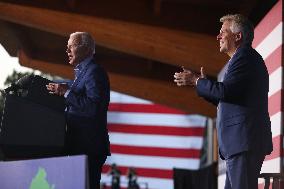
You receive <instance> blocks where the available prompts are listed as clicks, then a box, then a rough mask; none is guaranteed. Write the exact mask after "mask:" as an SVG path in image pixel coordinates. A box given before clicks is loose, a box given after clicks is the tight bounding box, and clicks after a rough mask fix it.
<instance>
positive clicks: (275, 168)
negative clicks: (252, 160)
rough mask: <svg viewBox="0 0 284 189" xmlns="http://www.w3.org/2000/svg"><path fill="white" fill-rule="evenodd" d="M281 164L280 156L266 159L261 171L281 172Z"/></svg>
mask: <svg viewBox="0 0 284 189" xmlns="http://www.w3.org/2000/svg"><path fill="white" fill-rule="evenodd" d="M280 165H282V163H281V159H280V157H278V158H274V159H271V160H267V161H264V162H263V164H262V168H261V173H280V167H281V166H280Z"/></svg>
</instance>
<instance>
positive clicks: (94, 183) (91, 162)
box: [88, 155, 107, 189]
mask: <svg viewBox="0 0 284 189" xmlns="http://www.w3.org/2000/svg"><path fill="white" fill-rule="evenodd" d="M106 158H107V156H102V155H89V156H88V169H89V183H90V189H100V180H101V172H102V166H103V164H104V163H105V161H106Z"/></svg>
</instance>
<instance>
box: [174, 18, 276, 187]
mask: <svg viewBox="0 0 284 189" xmlns="http://www.w3.org/2000/svg"><path fill="white" fill-rule="evenodd" d="M220 21H221V22H222V23H223V25H222V28H221V30H220V33H219V35H218V36H217V40H219V43H220V52H222V53H225V54H227V55H228V56H229V57H230V60H229V61H228V63H227V65H226V66H225V67H224V69H225V74H224V76H223V78H222V80H221V81H219V82H216V81H212V80H210V79H206V77H205V75H204V72H203V68H201V71H200V72H201V73H200V74H197V73H194V72H192V71H190V70H187V69H184V71H183V72H179V73H175V75H174V77H175V80H174V81H175V82H176V83H177V85H178V86H184V85H191V86H194V87H196V91H197V94H198V95H199V96H201V97H203V98H204V99H205V100H207V101H209V102H211V103H213V104H214V105H216V106H217V121H216V122H217V123H216V127H217V135H218V144H219V154H220V157H221V158H222V159H224V160H225V161H226V167H227V170H226V182H225V189H257V188H258V175H259V173H260V170H261V167H262V163H263V161H264V158H265V155H267V154H270V153H271V151H272V134H271V127H270V119H269V114H268V90H269V75H268V72H267V69H266V66H265V64H264V61H263V59H262V57H261V56H260V55H259V54H258V52H256V51H255V50H254V49H253V48H252V47H251V44H252V41H253V37H254V28H253V25H252V24H251V23H250V21H249V20H248V19H247V18H245V17H243V16H242V15H239V14H236V15H227V16H224V17H222V18H221V19H220Z"/></svg>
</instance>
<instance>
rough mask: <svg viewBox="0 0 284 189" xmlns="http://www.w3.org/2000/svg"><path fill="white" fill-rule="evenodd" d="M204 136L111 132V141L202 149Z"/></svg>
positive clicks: (112, 142)
mask: <svg viewBox="0 0 284 189" xmlns="http://www.w3.org/2000/svg"><path fill="white" fill-rule="evenodd" d="M202 141H203V138H202V137H194V136H165V135H147V134H129V133H115V132H110V143H111V144H119V145H128V146H145V147H160V148H175V149H201V147H202Z"/></svg>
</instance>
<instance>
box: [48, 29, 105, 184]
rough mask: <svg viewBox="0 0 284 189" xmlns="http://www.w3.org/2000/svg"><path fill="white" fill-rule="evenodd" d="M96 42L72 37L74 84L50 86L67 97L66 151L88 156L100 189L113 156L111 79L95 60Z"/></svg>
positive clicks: (87, 36) (93, 180)
mask: <svg viewBox="0 0 284 189" xmlns="http://www.w3.org/2000/svg"><path fill="white" fill-rule="evenodd" d="M94 50H95V42H94V40H93V38H92V36H91V35H90V34H89V33H86V32H75V33H72V34H71V35H70V38H69V40H68V44H67V50H66V52H67V54H68V58H69V64H71V65H72V66H74V67H75V69H74V71H75V79H74V81H73V83H72V84H70V85H68V84H64V83H61V84H59V83H50V84H49V85H47V89H48V90H49V91H50V93H52V94H56V95H61V96H64V97H65V102H66V120H67V134H66V145H65V146H66V150H67V153H68V154H69V155H77V154H86V155H88V165H89V180H90V188H91V189H99V188H100V178H101V170H102V166H103V164H104V162H105V160H106V157H107V156H108V155H110V149H109V136H108V131H107V110H108V105H109V98H110V86H109V79H108V76H107V73H106V72H105V70H104V69H103V68H102V67H101V66H100V65H99V64H97V63H95V60H94V58H93V53H94V52H95V51H94Z"/></svg>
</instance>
